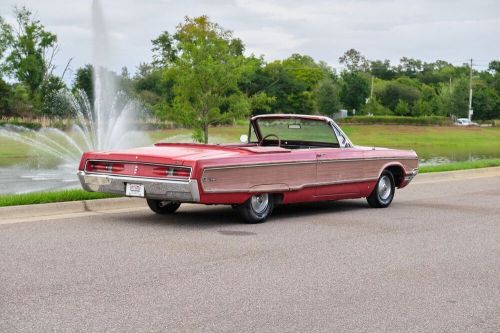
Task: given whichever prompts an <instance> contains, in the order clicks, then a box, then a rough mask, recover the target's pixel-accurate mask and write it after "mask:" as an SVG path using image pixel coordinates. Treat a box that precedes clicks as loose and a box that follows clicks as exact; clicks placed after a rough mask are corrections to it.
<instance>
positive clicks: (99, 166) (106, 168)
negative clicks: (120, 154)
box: [87, 161, 113, 172]
mask: <svg viewBox="0 0 500 333" xmlns="http://www.w3.org/2000/svg"><path fill="white" fill-rule="evenodd" d="M112 170H113V164H112V163H109V162H98V161H91V162H89V163H87V171H90V172H111V171H112Z"/></svg>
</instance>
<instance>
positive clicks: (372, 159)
mask: <svg viewBox="0 0 500 333" xmlns="http://www.w3.org/2000/svg"><path fill="white" fill-rule="evenodd" d="M378 160H394V161H398V160H416V158H414V157H378V158H345V159H328V160H321V159H316V160H313V161H292V162H289V161H287V162H281V163H280V162H275V163H256V164H234V165H228V166H220V167H207V168H205V169H203V173H205V171H207V170H224V169H235V168H254V167H260V166H264V167H265V166H277V165H290V164H294V165H295V164H316V163H336V162H361V161H378Z"/></svg>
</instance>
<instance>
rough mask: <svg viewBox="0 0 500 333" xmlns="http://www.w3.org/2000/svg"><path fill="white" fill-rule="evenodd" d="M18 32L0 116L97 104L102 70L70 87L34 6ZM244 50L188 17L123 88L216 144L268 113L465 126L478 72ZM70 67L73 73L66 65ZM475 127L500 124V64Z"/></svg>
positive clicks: (5, 29) (56, 113) (0, 31)
mask: <svg viewBox="0 0 500 333" xmlns="http://www.w3.org/2000/svg"><path fill="white" fill-rule="evenodd" d="M14 15H15V17H16V22H15V24H8V23H6V22H5V20H4V19H3V18H1V17H0V73H1V75H0V115H1V116H25V117H37V116H48V117H67V116H69V115H70V114H69V113H70V112H71V111H70V110H69V109H68V108H65V107H63V106H61V105H62V104H57V107H54V105H55V104H54V99H55V96H56V95H57V92H58V91H59V90H61V89H68V90H73V91H76V90H83V91H85V92H86V93H87V95H88V96H89V98H90V99H92V97H93V90H92V89H93V88H92V76H93V68H92V66H91V65H85V66H84V67H82V68H79V69H77V70H76V72H75V75H74V77H73V78H72V83H71V85H70V86H68V85H67V84H66V83H65V82H64V80H63V77H62V76H64V75H65V74H64V72H66V70H65V71H64V72H63V74H62V76H57V75H55V74H54V68H55V64H54V63H53V59H54V56H55V54H56V53H57V50H58V45H57V36H56V35H55V34H53V33H51V32H49V31H47V30H46V28H45V27H44V26H43V24H42V23H41V22H40V21H38V20H37V19H36V18H35V16H34V15H33V13H32V12H31V11H29V10H28V9H27V8H25V7H21V8H15V9H14ZM244 51H245V45H244V43H243V41H242V40H240V39H238V38H235V37H234V35H233V34H232V32H231V31H229V30H226V29H224V28H223V27H221V26H220V25H219V24H217V23H216V22H212V21H210V19H209V18H208V17H207V16H200V17H194V18H191V17H186V18H185V19H184V21H183V22H181V23H180V24H179V25H178V26H177V27H176V29H175V31H173V32H168V31H164V32H162V33H161V34H159V36H158V37H157V38H156V39H154V40H152V49H151V52H152V60H151V61H150V62H148V63H142V64H140V65H139V66H138V67H137V71H136V72H135V73H134V74H133V75H131V74H130V73H129V71H128V69H127V68H123V69H122V71H121V73H116V74H114V76H115V77H116V80H117V82H118V83H119V86H120V87H121V89H123V90H124V91H125V92H126V93H127V94H128V95H129V96H131V97H134V98H137V99H138V100H139V101H141V102H142V103H143V105H144V106H145V110H147V111H148V112H150V113H151V114H153V115H155V116H157V117H160V118H162V119H169V120H172V121H174V122H176V123H178V124H181V125H184V126H188V127H192V128H194V129H195V136H196V137H197V138H198V139H199V140H200V141H206V140H207V135H208V134H207V131H208V127H209V126H210V125H214V124H221V123H227V122H230V121H232V120H233V119H235V118H242V117H245V116H248V115H254V114H262V113H305V114H323V115H330V116H331V115H332V114H333V113H336V112H338V111H339V110H340V109H346V110H348V112H349V113H350V114H354V113H355V114H356V115H368V114H372V115H398V116H427V115H439V116H450V115H454V116H457V117H466V116H467V113H468V98H469V73H470V66H469V65H468V64H467V63H466V62H464V64H462V65H454V64H451V63H449V62H446V61H443V60H437V61H435V62H430V63H428V62H424V61H421V60H418V59H413V58H407V57H403V58H401V60H400V62H399V63H398V64H395V65H393V64H391V63H390V61H389V60H369V59H367V58H366V57H365V56H363V55H362V54H361V53H360V52H359V51H357V50H355V49H350V50H347V51H346V52H345V53H344V54H343V55H342V56H341V57H340V58H339V63H340V64H341V65H342V66H343V69H342V70H335V69H334V68H332V67H330V66H329V65H328V64H327V63H325V62H323V61H316V60H314V59H313V58H312V57H310V56H308V55H302V54H292V55H291V56H290V57H288V58H286V59H283V60H275V61H270V62H267V61H265V60H264V58H263V57H256V56H254V55H251V56H245V54H244ZM65 65H66V67H68V65H69V62H68V64H65ZM472 87H473V91H474V96H473V104H472V107H473V110H474V115H473V118H474V119H477V120H486V119H495V118H496V119H498V118H500V61H498V60H493V61H491V62H490V63H489V66H488V68H487V69H484V70H478V69H476V68H474V69H473V78H472Z"/></svg>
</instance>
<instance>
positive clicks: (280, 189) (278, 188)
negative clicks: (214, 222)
mask: <svg viewBox="0 0 500 333" xmlns="http://www.w3.org/2000/svg"><path fill="white" fill-rule="evenodd" d="M376 181H377V178H360V179H349V180H337V181H332V182H319V183H307V184H301V185H300V186H290V187H289V188H288V189H283V186H279V185H281V184H277V186H276V187H275V188H272V185H269V186H268V187H267V188H266V191H265V192H289V191H298V190H301V189H303V188H307V187H317V186H327V185H342V184H356V183H364V182H376ZM203 191H204V192H205V193H262V190H259V189H258V188H257V189H252V188H250V189H248V190H246V189H245V190H239V189H231V190H203Z"/></svg>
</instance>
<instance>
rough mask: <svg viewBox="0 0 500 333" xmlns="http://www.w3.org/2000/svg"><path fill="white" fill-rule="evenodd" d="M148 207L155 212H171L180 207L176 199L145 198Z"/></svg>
mask: <svg viewBox="0 0 500 333" xmlns="http://www.w3.org/2000/svg"><path fill="white" fill-rule="evenodd" d="M146 201H147V203H148V206H149V208H151V210H152V211H153V212H155V213H156V214H161V215H165V214H173V213H175V211H176V210H177V209H178V208H179V207H180V205H181V203H180V202H177V201H166V200H155V199H146Z"/></svg>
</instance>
